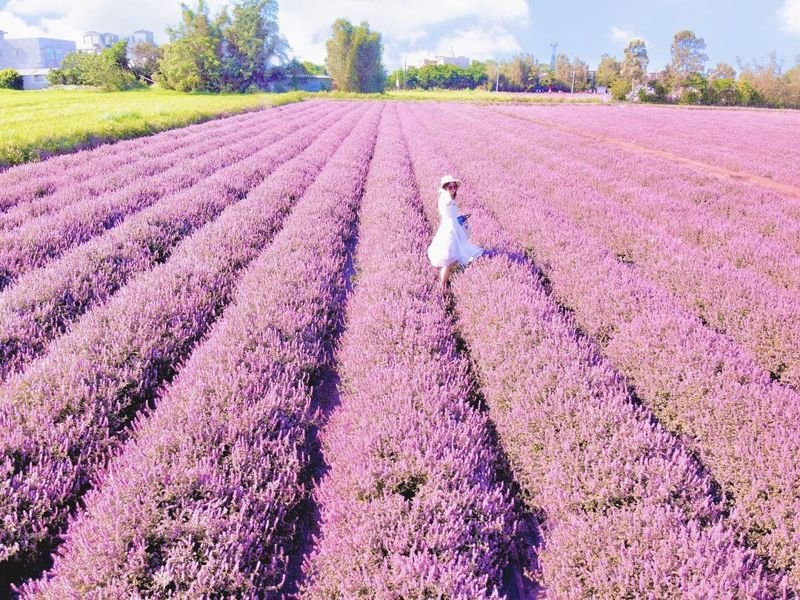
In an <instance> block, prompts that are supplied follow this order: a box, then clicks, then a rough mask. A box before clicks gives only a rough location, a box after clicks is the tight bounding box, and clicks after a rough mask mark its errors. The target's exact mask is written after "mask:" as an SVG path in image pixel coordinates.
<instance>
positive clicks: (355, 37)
mask: <svg viewBox="0 0 800 600" xmlns="http://www.w3.org/2000/svg"><path fill="white" fill-rule="evenodd" d="M331 32H332V35H331V38H330V39H329V40H328V41H327V42H326V44H325V46H326V49H327V51H328V56H327V58H326V59H325V66H326V67H327V69H328V73H330V75H331V77H332V78H333V82H334V84H335V85H336V87H337V89H339V90H340V91H343V92H362V93H374V92H383V90H384V87H385V85H386V72H385V70H384V68H383V63H382V57H383V43H382V41H381V35H380V34H379V33H377V32H372V31H370V29H369V24H368V23H367V22H363V23H361V24H360V25H358V26H354V25H353V24H352V23H350V21H348V20H347V19H337V20H336V21H335V22H334V24H333V26H332V27H331Z"/></svg>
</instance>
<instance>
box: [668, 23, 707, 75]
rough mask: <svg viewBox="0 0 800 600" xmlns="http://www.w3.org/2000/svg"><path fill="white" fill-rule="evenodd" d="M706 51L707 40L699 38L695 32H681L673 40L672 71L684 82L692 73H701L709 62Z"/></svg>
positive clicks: (686, 30)
mask: <svg viewBox="0 0 800 600" xmlns="http://www.w3.org/2000/svg"><path fill="white" fill-rule="evenodd" d="M705 49H706V42H705V40H703V38H698V37H697V36H696V35H695V34H694V32H693V31H689V30H688V29H685V30H683V31H679V32H678V33H676V34H675V37H674V38H673V40H672V47H671V52H672V64H671V67H672V71H673V72H674V73H675V74H676V75H677V76H678V77H679V78H681V79H682V80H685V79H686V78H687V77H689V75H691V74H692V73H701V72H702V71H703V69H704V65H705V62H706V61H707V60H708V56H706V54H705V53H704V52H703V50H705Z"/></svg>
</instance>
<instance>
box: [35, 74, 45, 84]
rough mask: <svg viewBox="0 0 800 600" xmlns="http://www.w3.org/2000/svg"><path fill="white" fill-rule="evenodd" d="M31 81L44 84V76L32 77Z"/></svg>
mask: <svg viewBox="0 0 800 600" xmlns="http://www.w3.org/2000/svg"><path fill="white" fill-rule="evenodd" d="M33 80H34V81H35V82H37V83H40V82H44V75H34V76H33Z"/></svg>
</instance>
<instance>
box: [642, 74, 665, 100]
mask: <svg viewBox="0 0 800 600" xmlns="http://www.w3.org/2000/svg"><path fill="white" fill-rule="evenodd" d="M668 95H669V87H668V86H667V84H666V83H664V82H663V81H660V80H658V79H651V80H650V81H648V82H647V85H646V86H645V87H643V88H641V89H640V90H639V100H640V101H641V102H654V103H661V102H666V101H667V97H668Z"/></svg>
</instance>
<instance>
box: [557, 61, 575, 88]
mask: <svg viewBox="0 0 800 600" xmlns="http://www.w3.org/2000/svg"><path fill="white" fill-rule="evenodd" d="M556 80H557V81H558V83H559V84H561V87H562V88H565V89H569V88H570V85H571V84H572V65H571V64H570V62H569V56H567V55H566V54H563V53H562V54H559V55H558V56H556Z"/></svg>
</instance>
